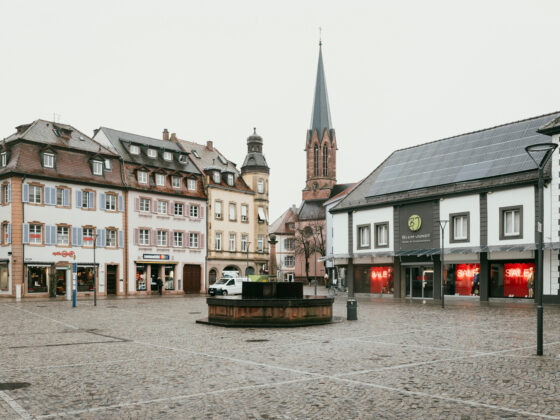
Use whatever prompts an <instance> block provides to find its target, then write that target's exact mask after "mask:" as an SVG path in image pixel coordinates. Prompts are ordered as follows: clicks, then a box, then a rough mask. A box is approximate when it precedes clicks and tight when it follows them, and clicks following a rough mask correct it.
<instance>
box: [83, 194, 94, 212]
mask: <svg viewBox="0 0 560 420" xmlns="http://www.w3.org/2000/svg"><path fill="white" fill-rule="evenodd" d="M90 205H91V207H93V194H90V192H89V191H82V208H84V209H89V208H90Z"/></svg>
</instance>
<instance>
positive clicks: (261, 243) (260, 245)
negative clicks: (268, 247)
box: [257, 235, 264, 252]
mask: <svg viewBox="0 0 560 420" xmlns="http://www.w3.org/2000/svg"><path fill="white" fill-rule="evenodd" d="M257 251H258V252H264V236H263V235H259V237H258V240H257Z"/></svg>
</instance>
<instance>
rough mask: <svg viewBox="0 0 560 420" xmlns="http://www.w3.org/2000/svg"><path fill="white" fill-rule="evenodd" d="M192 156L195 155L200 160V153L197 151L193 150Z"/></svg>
mask: <svg viewBox="0 0 560 420" xmlns="http://www.w3.org/2000/svg"><path fill="white" fill-rule="evenodd" d="M191 152H192V154H193V155H194V157H195V158H197V159H200V155H199V154H198V152H197V151H196V150H194V149H193V150H191Z"/></svg>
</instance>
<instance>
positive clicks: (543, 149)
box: [525, 143, 558, 356]
mask: <svg viewBox="0 0 560 420" xmlns="http://www.w3.org/2000/svg"><path fill="white" fill-rule="evenodd" d="M557 146H558V145H557V144H555V143H538V144H532V145H530V146H527V147H525V151H526V152H527V154H528V155H529V157H530V158H531V160H532V161H533V162H535V165H537V167H538V168H539V184H538V190H539V191H538V200H537V206H538V208H539V212H538V215H537V238H536V239H537V284H536V286H537V296H536V297H537V356H542V355H543V306H542V296H543V225H544V192H543V183H544V181H543V178H544V174H543V172H544V167H545V166H546V164H547V162H548V160H549V159H550V157H551V156H552V153H553V152H554V150H555V149H556V147H557Z"/></svg>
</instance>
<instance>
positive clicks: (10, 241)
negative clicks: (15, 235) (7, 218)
mask: <svg viewBox="0 0 560 420" xmlns="http://www.w3.org/2000/svg"><path fill="white" fill-rule="evenodd" d="M7 229H8V238H7V239H6V243H8V244H11V243H12V224H11V223H8V227H7Z"/></svg>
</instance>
